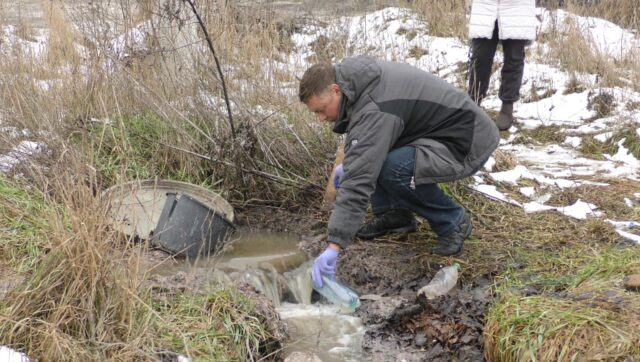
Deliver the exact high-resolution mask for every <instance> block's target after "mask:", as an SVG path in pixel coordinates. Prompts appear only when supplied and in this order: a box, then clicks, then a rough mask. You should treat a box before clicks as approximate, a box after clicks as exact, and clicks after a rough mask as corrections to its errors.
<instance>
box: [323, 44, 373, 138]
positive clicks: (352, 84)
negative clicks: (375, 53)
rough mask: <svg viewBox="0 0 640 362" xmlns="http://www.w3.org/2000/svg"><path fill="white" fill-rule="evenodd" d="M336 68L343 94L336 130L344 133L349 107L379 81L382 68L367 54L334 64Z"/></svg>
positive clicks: (338, 82) (337, 79) (337, 78)
mask: <svg viewBox="0 0 640 362" xmlns="http://www.w3.org/2000/svg"><path fill="white" fill-rule="evenodd" d="M334 69H335V70H336V83H337V84H338V85H339V86H340V89H341V90H342V95H343V100H342V103H341V105H340V115H339V117H338V119H337V120H336V125H335V126H334V131H335V132H338V133H344V132H345V131H346V122H347V120H348V115H347V108H348V107H350V106H352V105H353V104H354V103H355V102H357V101H358V99H360V97H361V96H362V95H363V94H365V93H367V92H368V91H369V88H370V87H371V86H372V85H375V84H377V83H378V81H379V80H380V75H381V72H382V70H381V69H380V66H379V65H378V63H377V62H376V60H375V59H374V58H372V57H369V56H366V55H361V56H357V57H353V58H346V59H344V60H343V61H342V62H340V63H338V64H336V65H334ZM344 98H346V99H344Z"/></svg>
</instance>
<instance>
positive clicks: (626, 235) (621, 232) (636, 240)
mask: <svg viewBox="0 0 640 362" xmlns="http://www.w3.org/2000/svg"><path fill="white" fill-rule="evenodd" d="M616 232H617V233H618V235H620V236H622V237H623V238H625V239H628V240H631V241H633V242H634V243H636V244H638V245H640V235H636V234H632V233H630V232H627V231H624V230H619V229H616Z"/></svg>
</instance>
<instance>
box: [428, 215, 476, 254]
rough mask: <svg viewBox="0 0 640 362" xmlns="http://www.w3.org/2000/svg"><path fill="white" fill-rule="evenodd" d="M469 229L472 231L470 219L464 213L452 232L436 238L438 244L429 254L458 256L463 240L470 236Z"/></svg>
mask: <svg viewBox="0 0 640 362" xmlns="http://www.w3.org/2000/svg"><path fill="white" fill-rule="evenodd" d="M471 229H473V227H472V226H471V219H469V216H468V215H467V214H466V213H465V214H464V216H463V217H462V221H460V223H459V224H458V226H456V228H455V229H454V230H453V231H452V232H450V233H449V234H447V235H444V236H441V237H439V238H438V243H437V244H436V246H435V247H433V248H432V249H431V252H432V253H434V254H438V255H442V256H450V255H458V254H460V253H461V252H462V246H463V244H464V240H465V239H466V238H468V237H469V235H471Z"/></svg>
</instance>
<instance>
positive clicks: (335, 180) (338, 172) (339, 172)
mask: <svg viewBox="0 0 640 362" xmlns="http://www.w3.org/2000/svg"><path fill="white" fill-rule="evenodd" d="M343 174H344V169H343V168H342V164H339V165H338V166H336V172H335V174H334V175H333V186H334V187H335V188H336V189H339V188H340V182H341V181H342V175H343Z"/></svg>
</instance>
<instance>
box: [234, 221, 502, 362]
mask: <svg viewBox="0 0 640 362" xmlns="http://www.w3.org/2000/svg"><path fill="white" fill-rule="evenodd" d="M256 212H257V214H256ZM268 215H269V216H270V217H265V214H264V213H263V212H261V211H260V210H245V212H243V213H242V214H241V215H239V219H240V221H242V220H252V223H253V226H254V227H256V228H260V227H261V226H265V227H266V226H268V227H269V228H270V229H271V230H272V231H280V230H277V229H278V228H279V227H284V228H285V229H286V230H287V231H288V232H295V231H297V232H298V233H299V235H300V243H299V246H300V249H301V250H303V251H304V252H305V253H307V255H308V256H309V258H314V257H315V256H316V255H317V254H318V253H320V252H321V251H322V250H323V249H324V247H325V232H326V230H325V228H326V219H325V217H327V216H328V215H325V214H324V213H319V214H308V215H304V214H300V213H296V214H290V213H288V212H287V211H284V210H278V211H273V210H272V211H271V212H270V213H269V214H268ZM269 219H271V221H267V220H269ZM256 220H262V222H264V224H263V225H260V224H261V223H262V222H256ZM282 221H285V222H282ZM295 221H298V223H296V222H295ZM419 239H420V238H419V237H415V236H413V237H411V238H406V237H405V238H404V239H403V238H400V240H398V239H393V240H374V241H361V240H356V241H355V243H354V244H353V245H351V246H350V247H349V248H348V249H347V250H345V251H344V252H343V253H342V254H341V256H340V258H339V259H338V274H337V278H338V279H339V280H341V281H342V282H345V283H346V284H348V285H349V286H350V287H352V289H354V290H355V291H356V292H357V293H358V294H359V295H360V296H361V301H362V304H361V306H360V308H359V309H358V310H357V311H356V313H355V315H356V316H357V317H359V318H361V320H362V323H363V324H364V325H365V327H366V334H365V336H364V341H363V353H364V355H363V357H364V360H366V361H407V362H409V361H482V360H483V359H484V357H483V343H484V340H483V335H482V332H483V327H484V315H485V312H486V310H487V307H488V306H489V305H490V303H491V302H492V300H493V298H492V294H491V284H492V280H491V276H490V275H485V276H481V277H478V278H476V279H475V280H464V278H462V281H460V282H459V283H458V286H457V287H456V288H455V289H454V290H452V291H451V292H450V293H449V294H448V295H445V296H442V297H439V298H436V299H434V300H426V299H425V298H424V297H420V298H417V290H418V289H420V288H421V287H422V286H424V285H426V284H427V283H428V282H429V281H430V280H431V278H432V277H433V275H434V274H435V273H436V272H437V271H438V270H439V268H440V267H442V266H444V265H441V264H438V263H437V262H433V260H436V259H433V260H432V259H430V257H428V256H425V250H426V247H427V245H426V243H425V242H422V241H421V240H419Z"/></svg>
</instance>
